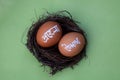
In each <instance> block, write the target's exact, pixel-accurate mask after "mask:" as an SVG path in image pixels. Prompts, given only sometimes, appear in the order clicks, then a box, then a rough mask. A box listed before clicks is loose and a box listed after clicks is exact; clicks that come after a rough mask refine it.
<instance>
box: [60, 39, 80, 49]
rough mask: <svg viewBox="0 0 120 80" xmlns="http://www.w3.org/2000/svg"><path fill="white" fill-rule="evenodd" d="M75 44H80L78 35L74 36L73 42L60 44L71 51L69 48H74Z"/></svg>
mask: <svg viewBox="0 0 120 80" xmlns="http://www.w3.org/2000/svg"><path fill="white" fill-rule="evenodd" d="M77 44H80V41H79V40H78V37H76V38H75V40H74V41H73V42H71V43H70V44H68V45H66V44H65V43H64V44H61V46H63V47H64V48H65V49H66V50H67V51H72V50H71V49H73V48H75V47H76V46H77Z"/></svg>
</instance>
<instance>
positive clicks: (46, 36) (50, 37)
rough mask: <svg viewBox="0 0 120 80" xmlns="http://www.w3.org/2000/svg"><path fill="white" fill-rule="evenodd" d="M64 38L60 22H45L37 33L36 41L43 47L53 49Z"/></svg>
mask: <svg viewBox="0 0 120 80" xmlns="http://www.w3.org/2000/svg"><path fill="white" fill-rule="evenodd" d="M61 36H62V28H61V26H60V25H59V23H58V22H55V21H48V22H45V23H44V24H43V25H41V26H40V28H39V29H38V31H37V34H36V41H37V43H38V44H39V45H40V46H41V47H51V46H53V45H55V44H57V43H58V41H59V40H60V38H61Z"/></svg>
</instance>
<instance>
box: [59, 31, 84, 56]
mask: <svg viewBox="0 0 120 80" xmlns="http://www.w3.org/2000/svg"><path fill="white" fill-rule="evenodd" d="M84 46H85V38H84V36H83V35H82V34H80V33H78V32H70V33H67V34H65V35H64V36H63V37H62V39H61V40H60V42H59V44H58V48H59V51H60V53H61V54H62V55H63V56H66V57H73V56H76V55H77V54H79V53H80V52H81V51H82V50H83V48H84Z"/></svg>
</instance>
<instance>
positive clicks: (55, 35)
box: [36, 21, 85, 57]
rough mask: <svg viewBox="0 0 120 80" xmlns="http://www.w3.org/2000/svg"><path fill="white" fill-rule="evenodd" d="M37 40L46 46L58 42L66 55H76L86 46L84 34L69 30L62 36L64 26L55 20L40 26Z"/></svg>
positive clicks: (42, 45)
mask: <svg viewBox="0 0 120 80" xmlns="http://www.w3.org/2000/svg"><path fill="white" fill-rule="evenodd" d="M36 41H37V43H38V44H39V45H40V46H41V47H44V48H48V47H52V46H54V45H56V44H57V43H58V49H59V51H60V53H61V54H62V55H63V56H66V57H73V56H76V55H77V54H79V53H80V52H81V51H82V49H83V48H84V46H85V38H84V36H83V35H82V34H80V33H78V32H69V33H67V34H65V35H64V36H62V28H61V26H60V25H59V23H58V22H55V21H48V22H45V23H44V24H43V25H41V26H40V28H39V29H38V32H37V34H36Z"/></svg>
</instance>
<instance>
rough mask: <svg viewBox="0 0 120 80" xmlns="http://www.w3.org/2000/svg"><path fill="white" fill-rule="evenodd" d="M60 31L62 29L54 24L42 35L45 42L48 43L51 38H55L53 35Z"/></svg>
mask: <svg viewBox="0 0 120 80" xmlns="http://www.w3.org/2000/svg"><path fill="white" fill-rule="evenodd" d="M57 32H60V29H59V28H58V26H57V25H55V26H53V27H52V28H50V29H48V30H47V31H46V32H45V33H44V34H43V36H42V39H43V41H44V42H45V43H47V41H48V40H49V39H50V38H53V36H54V35H55V33H57Z"/></svg>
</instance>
